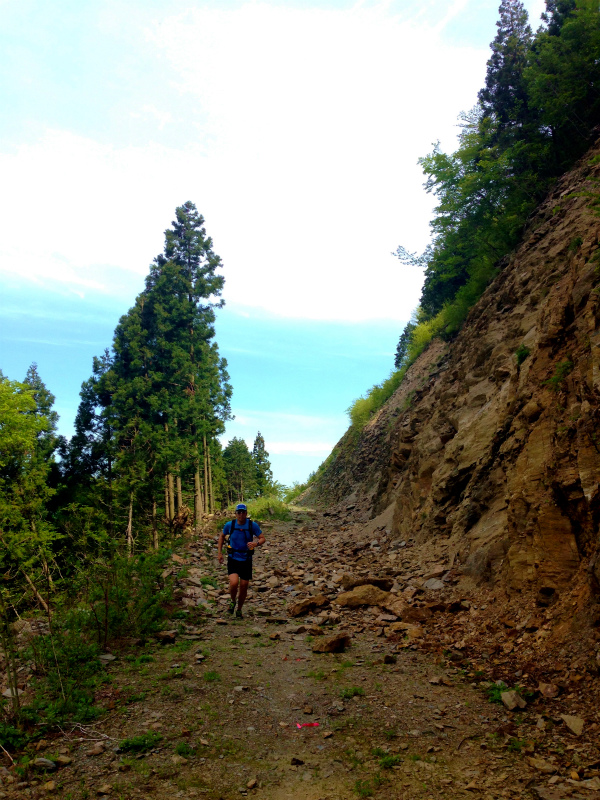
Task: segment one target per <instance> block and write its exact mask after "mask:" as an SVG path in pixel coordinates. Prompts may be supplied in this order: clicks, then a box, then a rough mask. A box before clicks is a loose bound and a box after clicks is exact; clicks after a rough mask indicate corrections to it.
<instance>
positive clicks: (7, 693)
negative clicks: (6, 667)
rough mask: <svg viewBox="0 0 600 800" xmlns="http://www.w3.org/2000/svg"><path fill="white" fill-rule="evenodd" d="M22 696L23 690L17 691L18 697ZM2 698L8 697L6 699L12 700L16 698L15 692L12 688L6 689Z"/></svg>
mask: <svg viewBox="0 0 600 800" xmlns="http://www.w3.org/2000/svg"><path fill="white" fill-rule="evenodd" d="M22 694H23V689H17V691H16V695H17V697H20V696H21V695H22ZM2 697H6V698H8V699H9V700H10V698H11V697H14V692H13V690H12V689H11V688H8V689H5V690H4V691H3V692H2Z"/></svg>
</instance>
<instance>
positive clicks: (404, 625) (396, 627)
mask: <svg viewBox="0 0 600 800" xmlns="http://www.w3.org/2000/svg"><path fill="white" fill-rule="evenodd" d="M394 633H403V634H404V635H405V636H408V638H409V639H421V638H422V637H423V634H424V631H423V628H421V627H419V625H412V624H411V623H410V622H392V624H391V625H390V626H389V627H387V628H386V635H390V634H394Z"/></svg>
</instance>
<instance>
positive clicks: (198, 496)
mask: <svg viewBox="0 0 600 800" xmlns="http://www.w3.org/2000/svg"><path fill="white" fill-rule="evenodd" d="M202 504H203V498H202V487H201V486H200V456H199V455H198V445H196V470H195V472H194V518H195V523H196V534H197V535H199V534H200V525H201V520H202Z"/></svg>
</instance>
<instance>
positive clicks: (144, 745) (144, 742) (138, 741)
mask: <svg viewBox="0 0 600 800" xmlns="http://www.w3.org/2000/svg"><path fill="white" fill-rule="evenodd" d="M161 741H162V736H161V735H160V734H159V733H143V734H142V735H141V736H132V737H131V738H129V739H123V741H122V742H120V743H119V749H120V750H121V751H122V752H123V753H145V752H146V751H147V750H152V749H153V748H154V747H156V745H157V744H158V743H159V742H161Z"/></svg>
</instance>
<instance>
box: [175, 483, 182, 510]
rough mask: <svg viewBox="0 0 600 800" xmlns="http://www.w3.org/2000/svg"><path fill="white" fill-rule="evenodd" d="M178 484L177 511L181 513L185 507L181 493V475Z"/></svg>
mask: <svg viewBox="0 0 600 800" xmlns="http://www.w3.org/2000/svg"><path fill="white" fill-rule="evenodd" d="M176 482H177V511H181V508H182V506H183V495H182V492H181V475H178V476H177V478H176Z"/></svg>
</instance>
